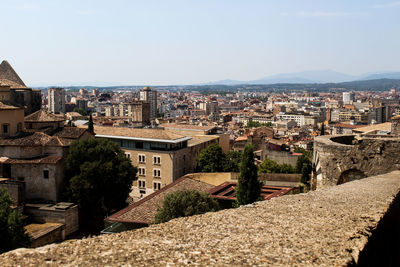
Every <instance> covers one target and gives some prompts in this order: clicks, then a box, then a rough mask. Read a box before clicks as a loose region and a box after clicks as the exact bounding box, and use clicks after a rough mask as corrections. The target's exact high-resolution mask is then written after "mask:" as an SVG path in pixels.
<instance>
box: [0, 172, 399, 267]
mask: <svg viewBox="0 0 400 267" xmlns="http://www.w3.org/2000/svg"><path fill="white" fill-rule="evenodd" d="M399 190H400V171H394V172H391V173H388V174H384V175H379V176H375V177H369V178H365V179H361V180H357V181H353V182H349V183H345V184H342V185H339V186H333V187H327V188H323V189H320V190H316V191H312V192H309V193H307V194H299V195H288V196H283V197H279V198H274V199H271V200H269V201H263V202H258V203H255V204H253V205H248V206H242V207H240V208H237V209H229V210H223V211H219V212H214V213H212V212H210V213H206V214H203V215H198V216H193V217H187V218H179V219H175V220H172V221H170V222H167V223H164V224H159V225H153V226H150V227H148V228H142V229H138V230H134V231H128V232H123V233H119V234H110V235H101V236H97V237H92V238H86V239H83V240H72V241H66V242H63V243H61V244H53V245H48V246H45V247H41V248H37V249H17V250H14V251H11V252H8V253H5V254H3V255H0V262H1V265H2V266H38V265H39V266H116V265H118V266H179V265H186V264H190V265H195V266H208V265H214V266H215V265H217V266H228V265H229V266H231V265H232V266H242V265H256V266H271V265H273V266H288V265H290V266H345V265H349V264H354V263H360V262H362V261H363V260H367V261H368V262H373V260H374V259H368V256H369V255H375V254H376V253H375V254H374V252H377V251H376V249H375V248H376V247H378V248H379V247H381V248H384V249H383V250H382V251H378V252H377V255H378V256H377V257H376V258H375V260H376V259H377V258H379V260H381V263H382V264H383V265H381V266H384V265H385V262H383V261H385V260H389V261H391V262H392V263H396V262H395V260H396V259H393V258H391V257H396V255H398V253H393V251H391V249H392V250H396V249H398V245H397V247H396V246H393V243H392V242H388V241H387V239H385V238H391V237H394V238H397V237H398V236H399V230H398V229H397V228H398V227H397V226H396V225H398V224H397V223H396V222H395V223H393V221H391V219H390V218H391V217H390V214H392V213H393V212H390V211H391V210H393V208H392V207H393V206H396V205H397V206H396V207H397V210H396V211H398V207H399V205H398V204H396V205H394V203H398V202H399V199H398V198H399V196H397V197H396V198H395V196H396V195H398V193H399ZM388 210H389V212H388ZM396 214H397V218H398V217H399V216H398V213H396ZM383 221H384V222H385V223H384V224H382V222H383ZM388 225H389V226H390V225H392V226H393V225H394V226H395V227H392V228H390V229H388V231H386V232H387V233H389V234H390V235H389V237H387V236H386V237H385V238H383V239H382V238H380V239H379V238H378V237H382V236H384V235H379V233H382V231H378V230H379V229H381V230H382V228H383V229H385V227H386V226H388ZM396 229H397V230H396ZM396 231H397V232H396ZM383 232H385V231H383ZM374 240H378V241H379V240H380V241H382V244H388V245H387V247H385V246H383V247H382V246H381V245H378V246H374V245H373V244H374V242H373V241H374ZM397 241H398V240H397ZM397 241H396V242H397ZM375 243H376V242H375ZM379 244H380V243H379ZM396 244H397V243H396ZM365 251H367V252H368V253H366V252H365ZM360 252H361V253H360ZM397 260H398V259H397Z"/></svg>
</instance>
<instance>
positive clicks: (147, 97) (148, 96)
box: [139, 87, 157, 119]
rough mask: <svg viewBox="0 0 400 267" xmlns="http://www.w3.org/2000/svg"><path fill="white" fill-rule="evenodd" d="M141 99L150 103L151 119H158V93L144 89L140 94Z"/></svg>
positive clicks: (147, 88)
mask: <svg viewBox="0 0 400 267" xmlns="http://www.w3.org/2000/svg"><path fill="white" fill-rule="evenodd" d="M139 99H140V100H141V101H147V102H149V103H150V119H155V118H157V91H155V90H151V88H150V87H144V88H143V89H142V90H140V92H139Z"/></svg>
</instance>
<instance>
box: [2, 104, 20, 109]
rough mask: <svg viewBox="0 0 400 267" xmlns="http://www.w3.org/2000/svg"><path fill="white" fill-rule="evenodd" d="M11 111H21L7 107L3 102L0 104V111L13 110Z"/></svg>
mask: <svg viewBox="0 0 400 267" xmlns="http://www.w3.org/2000/svg"><path fill="white" fill-rule="evenodd" d="M13 109H22V108H19V107H15V106H11V105H7V104H4V103H3V102H0V110H13Z"/></svg>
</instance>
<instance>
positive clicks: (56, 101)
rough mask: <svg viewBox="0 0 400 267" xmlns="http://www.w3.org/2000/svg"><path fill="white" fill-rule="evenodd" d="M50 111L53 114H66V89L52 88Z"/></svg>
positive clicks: (49, 98) (50, 90) (49, 97)
mask: <svg viewBox="0 0 400 267" xmlns="http://www.w3.org/2000/svg"><path fill="white" fill-rule="evenodd" d="M48 100H49V111H50V112H51V113H65V91H64V88H50V89H49V92H48Z"/></svg>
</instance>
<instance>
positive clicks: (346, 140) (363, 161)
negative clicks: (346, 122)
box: [312, 135, 400, 189]
mask: <svg viewBox="0 0 400 267" xmlns="http://www.w3.org/2000/svg"><path fill="white" fill-rule="evenodd" d="M313 165H314V171H313V180H312V184H313V187H314V189H315V188H321V187H325V186H332V185H337V184H342V183H345V182H349V181H352V180H356V179H361V178H364V177H368V176H372V175H377V174H383V173H387V172H390V171H393V170H398V169H400V138H393V137H392V138H390V137H388V138H373V137H362V138H361V137H356V136H355V135H339V136H319V137H316V138H315V140H314V155H313Z"/></svg>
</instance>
